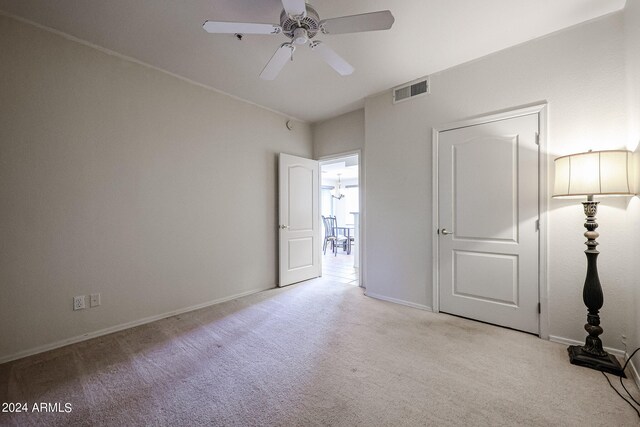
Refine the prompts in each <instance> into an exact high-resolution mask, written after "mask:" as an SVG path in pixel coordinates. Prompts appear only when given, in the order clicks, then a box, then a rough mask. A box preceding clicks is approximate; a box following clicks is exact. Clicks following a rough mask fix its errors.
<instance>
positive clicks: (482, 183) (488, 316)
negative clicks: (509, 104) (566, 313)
mask: <svg viewBox="0 0 640 427" xmlns="http://www.w3.org/2000/svg"><path fill="white" fill-rule="evenodd" d="M538 132H539V117H538V114H530V115H525V116H521V117H516V118H510V119H504V120H499V121H494V122H490V123H483V124H479V125H475V126H468V127H464V128H459V129H453V130H448V131H443V132H439V134H438V152H439V153H438V195H439V196H438V197H439V200H438V209H439V213H438V214H439V218H438V219H439V230H438V233H439V235H438V239H439V279H440V283H439V296H440V301H439V303H440V311H443V312H447V313H451V314H455V315H459V316H464V317H468V318H472V319H477V320H481V321H483V322H488V323H493V324H496V325H501V326H506V327H509V328H513V329H518V330H521V331H526V332H531V333H535V334H538V333H539V320H538V319H539V313H538V302H539V290H538V274H539V273H538V271H539V269H538V246H539V242H538V229H537V226H538V223H537V220H538V215H539V213H538V158H539V150H538V145H537V134H538Z"/></svg>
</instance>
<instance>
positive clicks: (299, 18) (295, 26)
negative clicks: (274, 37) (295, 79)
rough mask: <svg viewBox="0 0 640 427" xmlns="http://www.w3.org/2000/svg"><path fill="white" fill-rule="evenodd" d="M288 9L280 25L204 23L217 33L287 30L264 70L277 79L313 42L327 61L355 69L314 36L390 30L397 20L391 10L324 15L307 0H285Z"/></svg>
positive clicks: (343, 73) (342, 69)
mask: <svg viewBox="0 0 640 427" xmlns="http://www.w3.org/2000/svg"><path fill="white" fill-rule="evenodd" d="M282 6H283V7H284V9H283V10H282V12H281V13H280V25H277V24H259V23H252V22H223V21H206V22H205V23H204V25H203V26H202V27H203V28H204V29H205V31H207V32H208V33H217V34H236V35H242V34H284V35H285V36H287V37H288V38H290V39H291V41H290V42H287V43H283V44H282V45H281V46H280V47H279V48H278V50H276V53H274V54H273V56H272V57H271V59H270V60H269V62H268V63H267V65H266V66H265V67H264V69H263V70H262V73H260V78H261V79H263V80H273V79H275V78H276V77H277V76H278V74H279V73H280V71H281V70H282V68H284V66H285V64H286V63H287V61H289V60H293V52H294V51H295V50H296V46H302V45H305V44H307V43H308V44H309V47H310V48H311V49H312V50H313V51H314V52H316V53H317V54H318V55H319V56H320V58H322V59H323V60H324V61H325V62H326V63H327V64H329V65H330V66H331V68H333V69H334V70H336V71H337V72H338V74H340V75H341V76H348V75H349V74H351V73H353V67H352V66H351V64H349V63H348V62H347V61H345V60H344V59H343V58H342V57H341V56H340V55H338V54H337V53H336V52H335V51H334V50H333V49H331V48H330V47H329V46H327V45H326V44H324V43H323V42H321V41H320V40H314V41H311V39H313V38H314V37H315V36H316V34H318V33H319V32H321V33H322V34H346V33H358V32H362V31H377V30H388V29H389V28H391V26H392V25H393V22H394V21H395V19H394V17H393V15H392V14H391V12H390V11H388V10H383V11H380V12H371V13H363V14H360V15H350V16H342V17H339V18H331V19H322V20H321V19H320V16H319V15H318V12H316V10H315V9H314V8H313V7H312V6H311V5H310V4H307V3H306V2H305V0H282Z"/></svg>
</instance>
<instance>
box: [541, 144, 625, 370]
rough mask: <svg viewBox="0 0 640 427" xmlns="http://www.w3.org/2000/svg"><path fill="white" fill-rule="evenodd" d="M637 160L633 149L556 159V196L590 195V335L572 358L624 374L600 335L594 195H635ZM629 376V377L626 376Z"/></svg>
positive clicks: (586, 298) (587, 287)
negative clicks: (632, 151) (604, 345)
mask: <svg viewBox="0 0 640 427" xmlns="http://www.w3.org/2000/svg"><path fill="white" fill-rule="evenodd" d="M633 169H634V161H633V153H631V152H630V151H623V150H618V151H589V152H588V153H578V154H572V155H569V156H563V157H558V158H557V159H556V160H555V182H554V191H553V197H573V196H587V201H586V202H582V205H583V206H584V213H585V215H586V216H587V220H586V222H585V224H584V227H585V228H586V229H587V231H586V232H585V233H584V236H585V237H586V238H587V241H586V242H585V245H587V249H586V250H585V251H584V252H585V254H587V277H586V279H585V282H584V289H583V291H582V299H583V301H584V304H585V305H586V306H587V324H586V325H584V329H585V330H586V331H587V333H588V334H589V335H587V337H586V340H585V343H584V345H581V346H580V345H572V346H570V347H569V348H568V351H569V360H570V361H571V363H572V364H574V365H580V366H586V367H588V368H592V369H596V370H598V371H604V372H609V373H611V374H614V375H618V376H621V377H625V374H624V371H623V370H622V368H621V367H620V363H619V362H618V360H617V359H616V357H615V356H613V355H611V354H609V353H607V352H606V351H605V350H604V349H603V348H602V341H601V340H600V337H599V335H600V334H602V332H603V329H602V327H601V326H600V316H599V315H598V312H599V311H600V309H601V308H602V305H603V303H604V298H603V295H602V286H601V285H600V279H599V278H598V266H597V258H598V254H599V253H600V252H598V250H597V249H596V246H598V242H596V239H597V238H598V236H599V234H598V232H596V228H598V224H597V223H596V214H597V213H598V203H600V202H596V201H594V200H593V198H594V196H633V195H634V188H633V187H634V176H633V175H634V174H633ZM625 378H626V377H625Z"/></svg>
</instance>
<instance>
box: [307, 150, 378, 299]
mask: <svg viewBox="0 0 640 427" xmlns="http://www.w3.org/2000/svg"><path fill="white" fill-rule="evenodd" d="M354 155H357V156H358V198H359V200H358V204H359V206H358V208H359V209H360V222H359V230H358V233H359V234H358V236H359V237H360V241H359V242H358V245H357V247H358V256H359V257H360V268H359V269H358V286H359V287H361V288H364V287H365V277H364V272H365V271H366V269H365V265H366V259H365V251H364V242H365V241H366V240H365V219H366V216H365V215H366V214H365V195H364V189H365V180H364V159H363V158H362V150H361V149H356V150H350V151H343V152H341V153H338V154H328V155H326V156H321V157H318V158H316V160H317V161H318V162H319V163H320V181H321V182H322V162H325V161H327V160H336V159H340V158H342V157H351V156H354ZM319 198H320V199H322V195H319ZM321 202H322V200H319V203H321ZM320 274H322V257H320Z"/></svg>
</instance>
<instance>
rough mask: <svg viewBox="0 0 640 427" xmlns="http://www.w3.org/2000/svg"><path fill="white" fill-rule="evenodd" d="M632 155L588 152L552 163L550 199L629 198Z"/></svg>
mask: <svg viewBox="0 0 640 427" xmlns="http://www.w3.org/2000/svg"><path fill="white" fill-rule="evenodd" d="M633 169H634V162H633V153H632V152H630V151H625V150H614V151H589V152H588V153H578V154H571V155H569V156H563V157H558V158H557V159H556V160H555V182H554V188H553V197H569V196H590V195H600V196H604V195H607V196H633V195H634V194H635V189H634V170H633Z"/></svg>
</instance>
